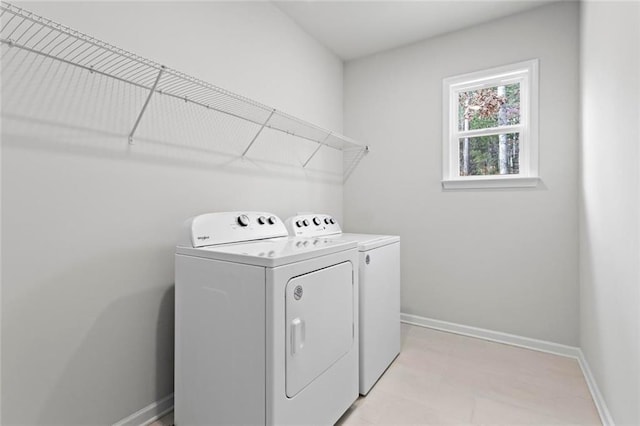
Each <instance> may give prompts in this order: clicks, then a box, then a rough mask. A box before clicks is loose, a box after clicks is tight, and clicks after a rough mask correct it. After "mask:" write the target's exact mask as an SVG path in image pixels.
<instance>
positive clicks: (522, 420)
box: [472, 398, 562, 425]
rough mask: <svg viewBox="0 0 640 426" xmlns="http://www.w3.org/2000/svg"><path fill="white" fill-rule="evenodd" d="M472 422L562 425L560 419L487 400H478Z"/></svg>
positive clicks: (484, 423) (480, 423) (485, 423)
mask: <svg viewBox="0 0 640 426" xmlns="http://www.w3.org/2000/svg"><path fill="white" fill-rule="evenodd" d="M472 422H473V424H479V425H523V424H528V425H555V424H562V422H560V421H559V420H558V419H556V418H554V417H551V416H548V415H546V413H541V412H538V411H535V410H531V409H527V408H522V407H518V406H515V405H511V404H508V403H505V402H501V401H494V400H492V399H487V398H477V400H476V405H475V407H474V410H473V417H472Z"/></svg>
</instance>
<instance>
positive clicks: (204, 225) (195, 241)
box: [178, 212, 289, 247]
mask: <svg viewBox="0 0 640 426" xmlns="http://www.w3.org/2000/svg"><path fill="white" fill-rule="evenodd" d="M288 235H289V234H288V233H287V228H286V227H285V226H284V223H283V222H282V221H281V220H280V219H279V218H278V216H276V215H274V214H272V213H267V212H220V213H207V214H202V215H200V216H195V217H192V218H191V219H188V220H187V221H186V222H185V224H184V230H183V238H182V240H181V241H180V243H179V244H178V245H181V246H186V247H205V246H211V245H216V244H226V243H237V242H242V241H253V240H264V239H267V238H277V237H286V236H288Z"/></svg>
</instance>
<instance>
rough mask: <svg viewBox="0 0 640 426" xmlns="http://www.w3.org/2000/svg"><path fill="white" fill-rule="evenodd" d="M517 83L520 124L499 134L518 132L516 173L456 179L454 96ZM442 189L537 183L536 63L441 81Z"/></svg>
mask: <svg viewBox="0 0 640 426" xmlns="http://www.w3.org/2000/svg"><path fill="white" fill-rule="evenodd" d="M516 81H518V82H520V84H521V87H524V88H525V89H528V90H521V98H520V124H517V125H512V126H504V127H501V128H500V133H503V132H504V133H513V132H520V170H519V171H520V173H518V174H517V175H490V176H460V163H459V161H460V160H459V156H460V152H459V151H460V144H459V142H458V134H459V130H458V110H457V106H458V99H457V94H458V93H459V92H461V91H465V90H469V89H478V88H482V87H489V86H495V85H496V84H498V83H504V84H509V83H511V82H516ZM442 133H443V138H442V187H443V188H444V189H476V188H524V187H535V186H537V184H538V181H539V179H540V178H539V176H538V60H537V59H532V60H529V61H523V62H518V63H515V64H510V65H504V66H501V67H496V68H491V69H488V70H482V71H477V72H472V73H468V74H463V75H458V76H454V77H449V78H445V79H444V80H443V82H442ZM487 133H491V134H495V133H496V128H492V129H479V130H475V131H471V132H467V133H466V134H467V135H468V136H474V135H475V136H481V135H483V134H487Z"/></svg>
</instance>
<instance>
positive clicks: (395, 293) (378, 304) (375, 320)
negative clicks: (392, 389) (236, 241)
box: [285, 214, 400, 395]
mask: <svg viewBox="0 0 640 426" xmlns="http://www.w3.org/2000/svg"><path fill="white" fill-rule="evenodd" d="M285 225H286V226H287V230H288V231H289V235H292V236H297V237H307V238H312V239H314V238H315V239H318V238H322V239H324V238H331V239H333V240H335V239H340V240H342V241H348V242H356V243H357V244H358V250H359V252H360V253H359V261H358V265H359V266H358V269H359V285H358V287H359V289H360V295H359V301H360V327H359V329H360V362H359V366H360V367H359V376H360V378H359V391H360V394H362V395H366V394H367V393H369V390H371V388H372V387H373V385H374V384H375V383H376V382H377V381H378V379H379V378H380V376H382V374H383V373H384V372H385V370H386V369H387V367H388V366H389V365H390V364H391V363H392V362H393V360H394V359H395V358H396V356H397V355H398V354H399V353H400V237H398V236H392V235H370V234H350V233H342V230H341V228H340V225H339V224H338V222H337V221H336V220H335V219H334V218H333V217H331V216H329V215H326V214H301V215H297V216H293V217H290V218H288V219H287V220H286V221H285Z"/></svg>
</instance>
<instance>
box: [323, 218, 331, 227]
mask: <svg viewBox="0 0 640 426" xmlns="http://www.w3.org/2000/svg"><path fill="white" fill-rule="evenodd" d="M324 223H326V224H327V225H328V224H330V223H331V222H329V218H328V217H325V218H324Z"/></svg>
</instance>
